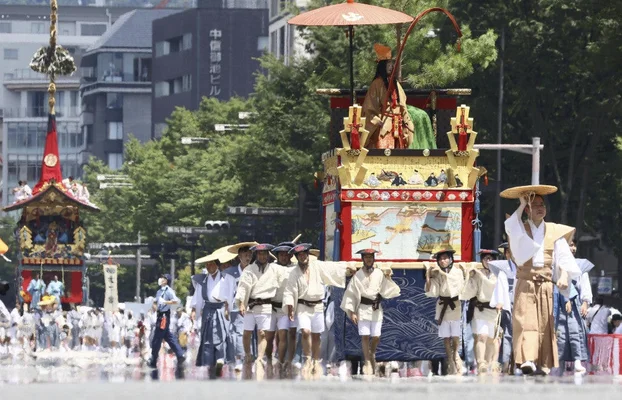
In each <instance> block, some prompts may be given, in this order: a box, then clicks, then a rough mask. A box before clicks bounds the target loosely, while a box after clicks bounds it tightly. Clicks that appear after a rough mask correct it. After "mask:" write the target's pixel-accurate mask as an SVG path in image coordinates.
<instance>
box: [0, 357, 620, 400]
mask: <svg viewBox="0 0 622 400" xmlns="http://www.w3.org/2000/svg"><path fill="white" fill-rule="evenodd" d="M0 386H1V392H0V393H1V394H0V396H1V398H2V399H17V398H50V395H58V396H61V395H62V396H63V397H64V398H70V399H80V400H81V399H89V400H100V399H101V400H124V399H132V400H136V399H141V400H146V399H148V400H160V399H162V400H182V399H205V398H209V399H215V400H221V399H222V400H225V399H231V400H238V399H249V400H285V399H287V400H402V399H404V400H413V399H414V400H418V399H421V398H426V399H428V398H429V399H433V400H471V399H477V400H488V399H491V400H493V399H494V400H497V399H498V400H512V399H521V400H540V399H556V400H557V399H559V400H575V399H590V400H592V399H598V400H613V399H619V398H621V397H620V396H621V393H622V377H616V376H605V375H599V376H582V375H574V376H573V375H570V376H564V377H551V376H549V377H535V378H534V377H513V376H508V377H499V376H485V377H477V376H468V377H429V378H428V377H414V378H398V377H394V378H388V379H387V378H383V379H381V378H363V379H347V380H340V378H339V377H336V376H327V377H324V378H322V379H320V380H317V381H309V382H303V381H262V382H257V381H236V380H208V379H207V371H206V370H205V369H204V368H196V367H192V366H187V367H186V368H184V369H183V370H178V369H175V368H174V363H167V361H161V363H160V368H159V369H158V370H157V371H154V370H151V369H148V368H144V367H142V366H141V365H140V364H139V362H138V360H136V359H135V360H131V361H128V360H125V359H122V358H121V359H113V358H105V357H102V356H101V355H97V354H92V355H88V354H79V355H76V354H75V353H74V354H70V353H65V354H59V353H49V354H39V355H38V356H37V358H36V359H35V358H28V357H26V358H20V359H10V358H3V359H0Z"/></svg>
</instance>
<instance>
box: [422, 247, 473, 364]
mask: <svg viewBox="0 0 622 400" xmlns="http://www.w3.org/2000/svg"><path fill="white" fill-rule="evenodd" d="M454 254H455V250H453V249H451V248H449V247H448V248H446V249H443V250H441V251H439V252H437V253H436V254H434V258H435V260H436V264H435V265H433V266H430V265H429V264H428V265H426V281H425V295H426V296H427V297H438V302H437V304H436V314H435V317H434V318H435V320H436V323H437V324H438V337H439V338H442V339H443V344H444V345H445V352H446V354H447V364H448V371H447V372H448V373H449V374H450V375H462V359H461V358H460V354H459V351H460V337H461V336H462V307H461V304H460V297H459V296H460V293H461V292H462V288H463V287H464V272H463V269H462V268H463V266H462V265H458V264H454Z"/></svg>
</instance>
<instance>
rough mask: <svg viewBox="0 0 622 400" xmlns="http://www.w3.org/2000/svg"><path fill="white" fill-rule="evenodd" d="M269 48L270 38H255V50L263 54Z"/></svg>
mask: <svg viewBox="0 0 622 400" xmlns="http://www.w3.org/2000/svg"><path fill="white" fill-rule="evenodd" d="M269 47H270V38H269V37H268V36H259V37H258V38H257V50H259V51H261V52H263V51H268V50H269Z"/></svg>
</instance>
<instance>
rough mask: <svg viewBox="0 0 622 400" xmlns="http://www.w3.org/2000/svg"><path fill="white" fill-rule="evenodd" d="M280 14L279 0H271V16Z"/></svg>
mask: <svg viewBox="0 0 622 400" xmlns="http://www.w3.org/2000/svg"><path fill="white" fill-rule="evenodd" d="M277 15H279V0H270V18H272V17H276V16H277Z"/></svg>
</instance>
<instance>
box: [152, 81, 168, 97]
mask: <svg viewBox="0 0 622 400" xmlns="http://www.w3.org/2000/svg"><path fill="white" fill-rule="evenodd" d="M169 94H170V90H169V84H168V82H167V81H164V82H157V83H156V84H155V97H164V96H168V95H169Z"/></svg>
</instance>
